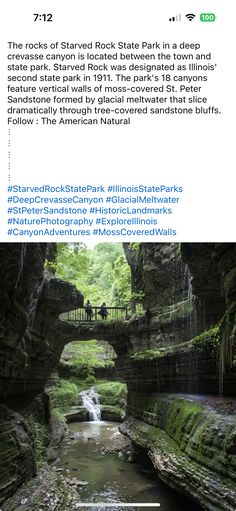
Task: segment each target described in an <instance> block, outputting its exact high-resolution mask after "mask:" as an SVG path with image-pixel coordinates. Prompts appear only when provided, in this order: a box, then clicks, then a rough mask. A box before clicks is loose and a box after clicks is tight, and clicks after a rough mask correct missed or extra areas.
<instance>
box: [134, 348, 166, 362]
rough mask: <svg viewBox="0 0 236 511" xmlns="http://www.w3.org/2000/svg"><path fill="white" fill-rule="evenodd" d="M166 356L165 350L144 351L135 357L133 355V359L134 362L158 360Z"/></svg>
mask: <svg viewBox="0 0 236 511" xmlns="http://www.w3.org/2000/svg"><path fill="white" fill-rule="evenodd" d="M164 356H165V350H164V349H159V350H144V351H137V352H136V353H134V354H133V355H131V357H130V358H131V359H133V360H155V359H157V358H162V357H164Z"/></svg>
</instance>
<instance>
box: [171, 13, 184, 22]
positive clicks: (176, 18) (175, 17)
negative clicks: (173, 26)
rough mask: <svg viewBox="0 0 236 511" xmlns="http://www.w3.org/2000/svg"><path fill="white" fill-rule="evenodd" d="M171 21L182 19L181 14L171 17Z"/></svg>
mask: <svg viewBox="0 0 236 511" xmlns="http://www.w3.org/2000/svg"><path fill="white" fill-rule="evenodd" d="M169 21H181V14H177V15H176V16H173V17H172V18H169Z"/></svg>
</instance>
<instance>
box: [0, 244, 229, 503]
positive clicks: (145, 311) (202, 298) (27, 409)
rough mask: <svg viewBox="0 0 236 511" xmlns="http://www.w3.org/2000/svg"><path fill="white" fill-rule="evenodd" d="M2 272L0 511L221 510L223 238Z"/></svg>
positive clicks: (225, 450) (225, 458)
mask: <svg viewBox="0 0 236 511" xmlns="http://www.w3.org/2000/svg"><path fill="white" fill-rule="evenodd" d="M0 261H1V267H0V285H1V292H0V511H75V510H77V509H80V510H84V511H85V510H91V511H99V510H102V509H106V510H107V511H113V510H115V511H128V510H129V511H135V510H140V511H141V510H142V509H144V508H145V509H146V510H151V509H160V511H201V510H207V511H235V510H236V243H136V242H134V243H124V244H122V243H99V244H94V245H92V244H88V245H85V244H84V243H73V244H72V243H58V244H56V243H1V244H0Z"/></svg>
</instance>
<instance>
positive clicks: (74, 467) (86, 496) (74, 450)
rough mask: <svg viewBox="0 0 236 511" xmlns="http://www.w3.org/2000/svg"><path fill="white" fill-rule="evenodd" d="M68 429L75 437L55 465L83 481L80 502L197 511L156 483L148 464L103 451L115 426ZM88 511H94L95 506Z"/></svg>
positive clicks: (93, 424)
mask: <svg viewBox="0 0 236 511" xmlns="http://www.w3.org/2000/svg"><path fill="white" fill-rule="evenodd" d="M69 428H70V431H71V432H73V433H74V434H75V437H74V439H73V440H72V441H71V443H70V444H66V443H64V444H63V445H62V447H61V449H60V451H59V459H58V461H57V464H56V465H57V469H59V470H61V472H62V474H63V475H65V476H66V477H69V478H76V479H78V480H79V481H81V482H82V483H83V482H84V486H80V487H79V494H80V497H81V500H82V502H84V503H85V502H86V503H92V502H94V503H95V502H96V503H99V502H103V503H107V504H108V503H109V504H111V503H116V502H119V503H123V504H124V503H129V504H130V503H152V504H154V503H159V504H160V507H156V509H160V511H190V509H191V511H200V510H201V508H200V507H199V506H198V505H196V504H195V503H194V502H192V501H189V500H188V499H186V498H185V497H182V496H181V495H179V494H177V493H176V492H174V491H173V490H171V489H170V488H169V487H168V486H167V485H165V484H164V483H163V482H162V481H160V480H159V479H158V477H157V473H156V472H155V471H154V470H152V468H151V465H150V466H147V465H146V463H145V465H143V464H142V465H141V464H139V463H130V462H128V461H127V460H126V459H124V458H123V457H121V456H119V455H118V454H110V453H109V454H107V453H104V452H103V451H104V445H106V440H107V439H108V438H109V439H110V438H111V436H112V435H114V434H115V433H116V432H117V424H116V423H110V422H102V421H101V422H78V423H73V424H70V425H69ZM86 483H88V484H86ZM84 509H85V508H84ZM88 509H89V510H90V511H95V510H96V511H98V510H99V507H95V506H91V507H89V508H88ZM100 509H102V505H101V508H100ZM106 509H107V511H108V510H110V511H111V510H113V511H114V510H116V511H118V510H120V511H125V510H127V511H128V510H129V511H134V510H137V509H140V510H141V509H142V507H138V508H137V507H135V506H131V507H128V506H127V507H123V506H121V505H120V506H119V505H117V506H115V507H112V506H111V507H110V508H106ZM143 509H144V508H143ZM145 509H146V510H148V509H155V508H154V507H145Z"/></svg>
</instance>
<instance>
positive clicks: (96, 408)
mask: <svg viewBox="0 0 236 511" xmlns="http://www.w3.org/2000/svg"><path fill="white" fill-rule="evenodd" d="M80 395H81V397H82V400H83V406H84V407H85V408H86V409H87V410H88V413H89V420H90V421H100V420H101V407H100V403H99V398H98V393H97V392H96V390H95V388H94V387H91V389H88V390H83V392H80Z"/></svg>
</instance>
